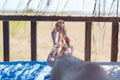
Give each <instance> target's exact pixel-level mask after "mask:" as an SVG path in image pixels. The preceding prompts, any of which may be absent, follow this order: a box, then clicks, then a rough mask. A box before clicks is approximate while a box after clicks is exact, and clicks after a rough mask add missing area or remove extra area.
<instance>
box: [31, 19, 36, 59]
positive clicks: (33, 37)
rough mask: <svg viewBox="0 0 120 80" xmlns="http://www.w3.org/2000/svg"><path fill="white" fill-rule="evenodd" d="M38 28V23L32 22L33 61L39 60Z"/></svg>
mask: <svg viewBox="0 0 120 80" xmlns="http://www.w3.org/2000/svg"><path fill="white" fill-rule="evenodd" d="M36 30H37V26H36V21H31V60H36V59H37V58H36V57H37V54H36V53H37V51H36V49H37V45H36V44H37V42H36V41H37V37H36V36H37V33H36Z"/></svg>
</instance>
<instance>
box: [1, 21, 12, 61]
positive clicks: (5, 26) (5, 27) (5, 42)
mask: <svg viewBox="0 0 120 80" xmlns="http://www.w3.org/2000/svg"><path fill="white" fill-rule="evenodd" d="M3 47H4V48H3V49H4V50H3V55H4V61H9V53H10V52H9V21H3Z"/></svg>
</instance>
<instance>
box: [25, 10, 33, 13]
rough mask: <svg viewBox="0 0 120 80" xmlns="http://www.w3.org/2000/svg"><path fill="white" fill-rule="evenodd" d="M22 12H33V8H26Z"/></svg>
mask: <svg viewBox="0 0 120 80" xmlns="http://www.w3.org/2000/svg"><path fill="white" fill-rule="evenodd" d="M24 12H27V13H33V12H34V10H33V9H26V10H25V11H24Z"/></svg>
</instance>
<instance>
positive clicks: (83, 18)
mask: <svg viewBox="0 0 120 80" xmlns="http://www.w3.org/2000/svg"><path fill="white" fill-rule="evenodd" d="M118 18H119V21H120V17H118ZM59 19H63V20H64V21H83V22H85V21H91V22H113V21H114V20H115V19H116V17H93V16H90V17H87V16H40V15H36V16H28V15H0V20H15V21H30V20H31V21H57V20H59Z"/></svg>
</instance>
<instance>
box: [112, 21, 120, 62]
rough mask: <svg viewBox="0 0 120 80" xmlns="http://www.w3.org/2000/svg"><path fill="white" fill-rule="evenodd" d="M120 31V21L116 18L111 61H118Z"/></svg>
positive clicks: (113, 24)
mask: <svg viewBox="0 0 120 80" xmlns="http://www.w3.org/2000/svg"><path fill="white" fill-rule="evenodd" d="M118 33H119V22H118V20H115V21H114V22H112V43H111V61H112V62H116V61H117V56H118Z"/></svg>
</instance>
